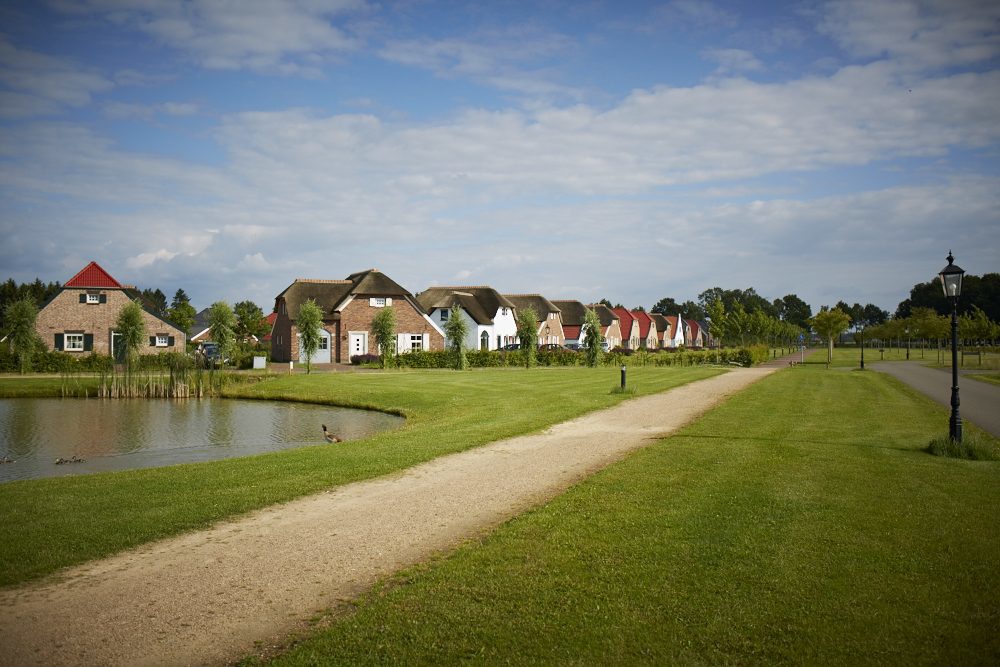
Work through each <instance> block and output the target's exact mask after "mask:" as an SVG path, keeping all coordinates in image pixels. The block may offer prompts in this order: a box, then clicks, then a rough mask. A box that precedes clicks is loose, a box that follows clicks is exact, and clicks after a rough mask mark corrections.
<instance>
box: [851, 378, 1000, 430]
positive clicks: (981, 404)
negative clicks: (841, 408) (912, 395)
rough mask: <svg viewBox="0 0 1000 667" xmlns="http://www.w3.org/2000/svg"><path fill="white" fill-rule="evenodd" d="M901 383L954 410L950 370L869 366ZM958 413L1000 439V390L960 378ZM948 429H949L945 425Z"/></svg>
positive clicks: (989, 385)
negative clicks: (952, 406)
mask: <svg viewBox="0 0 1000 667" xmlns="http://www.w3.org/2000/svg"><path fill="white" fill-rule="evenodd" d="M870 367H871V368H872V369H873V370H877V371H881V372H883V373H886V374H888V375H891V376H893V377H894V378H897V379H899V380H902V381H903V382H905V383H906V384H908V385H910V386H911V387H913V388H914V389H916V390H917V391H919V392H921V393H923V394H926V395H927V396H929V397H931V398H932V399H934V400H935V401H937V402H938V403H940V404H941V405H944V406H947V407H948V408H951V369H950V368H947V369H940V368H929V367H927V366H922V365H921V364H919V363H918V362H913V361H910V362H902V361H897V362H893V363H875V364H871V366H870ZM958 398H959V407H958V411H959V414H960V415H961V417H962V422H963V423H965V422H972V423H973V424H975V425H976V426H978V427H979V428H981V429H983V430H984V431H988V432H990V433H992V434H993V435H995V436H998V437H1000V386H997V385H995V384H988V383H986V382H977V381H976V380H970V379H968V378H965V377H961V376H959V378H958ZM944 427H945V429H947V427H948V425H947V422H945V425H944Z"/></svg>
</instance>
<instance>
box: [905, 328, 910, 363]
mask: <svg viewBox="0 0 1000 667" xmlns="http://www.w3.org/2000/svg"><path fill="white" fill-rule="evenodd" d="M906 360H907V361H909V360H910V327H906Z"/></svg>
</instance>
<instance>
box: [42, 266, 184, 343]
mask: <svg viewBox="0 0 1000 667" xmlns="http://www.w3.org/2000/svg"><path fill="white" fill-rule="evenodd" d="M135 300H139V303H140V305H142V301H141V297H140V295H139V293H138V291H136V289H135V288H134V287H132V286H130V285H122V284H121V283H119V282H118V281H117V280H115V279H114V278H112V277H111V275H110V274H109V273H108V272H107V271H105V270H104V269H103V268H101V266H100V265H98V264H97V262H91V263H90V264H88V265H87V266H85V267H84V268H83V269H82V270H81V271H80V272H79V273H77V274H76V275H75V276H73V277H72V278H70V279H69V280H68V281H66V284H65V285H63V287H62V289H61V290H59V292H58V293H57V294H56V295H55V296H54V297H52V299H50V300H49V301H48V303H46V304H45V305H44V306H42V308H41V310H40V311H39V312H38V318H37V319H36V320H35V330H36V331H37V332H38V335H39V336H41V338H42V341H43V342H44V343H45V345H46V346H47V347H48V348H49V349H52V350H61V351H63V352H69V353H73V354H76V353H81V354H82V353H87V352H93V353H95V354H108V355H114V356H116V357H117V358H120V356H121V354H122V353H123V352H124V347H123V346H122V345H120V344H119V342H118V341H119V334H118V333H117V332H116V331H115V326H116V322H117V320H118V315H119V313H121V310H122V308H124V307H125V306H126V305H127V304H128V303H129V302H131V301H135ZM142 317H143V323H144V324H145V326H146V334H147V337H148V344H146V345H143V346H142V347H140V349H139V353H140V354H156V353H158V352H184V351H185V347H184V344H185V342H186V335H185V333H184V332H183V331H181V330H180V329H178V328H177V327H175V326H174V325H173V324H170V323H169V322H167V321H166V320H163V319H161V318H159V317H157V316H156V315H154V314H153V313H151V312H149V311H148V310H146V309H145V308H143V311H142Z"/></svg>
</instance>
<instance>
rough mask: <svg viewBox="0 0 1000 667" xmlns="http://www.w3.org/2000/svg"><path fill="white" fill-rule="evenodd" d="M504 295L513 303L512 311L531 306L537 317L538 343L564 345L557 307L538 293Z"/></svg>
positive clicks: (560, 316)
mask: <svg viewBox="0 0 1000 667" xmlns="http://www.w3.org/2000/svg"><path fill="white" fill-rule="evenodd" d="M504 297H506V299H507V300H508V301H510V302H511V303H512V304H514V311H515V312H521V311H524V310H527V309H528V308H531V309H532V310H534V311H535V316H536V317H537V318H538V320H537V321H538V330H537V332H536V333H537V334H538V344H539V345H565V344H566V335H565V333H564V332H563V323H562V313H560V312H559V308H558V307H557V306H556V305H555V304H554V303H552V302H551V301H549V300H548V299H546V298H545V297H544V296H542V295H540V294H504Z"/></svg>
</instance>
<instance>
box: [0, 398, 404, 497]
mask: <svg viewBox="0 0 1000 667" xmlns="http://www.w3.org/2000/svg"><path fill="white" fill-rule="evenodd" d="M402 423H403V418H402V417H397V416H395V415H388V414H385V413H382V412H372V411H368V410H353V409H349V408H335V407H329V406H321V405H312V404H308V403H285V402H273V401H241V400H230V399H199V400H196V399H191V400H177V401H171V400H142V399H135V400H100V399H79V398H64V399H59V398H15V399H3V400H0V461H12V462H10V463H2V464H0V482H9V481H12V480H17V479H34V478H39V477H55V476H62V475H79V474H87V473H94V472H104V471H108V470H131V469H134V468H154V467H158V466H167V465H173V464H176V463H191V462H193V461H214V460H218V459H225V458H232V457H235V456H247V455H250V454H259V453H262V452H271V451H276V450H281V449H291V448H293V447H302V446H306V445H321V446H325V447H330V446H337V445H328V444H327V443H326V441H325V440H324V439H323V432H322V425H323V424H326V426H327V428H329V429H330V431H332V432H333V433H335V434H336V435H337V436H339V437H340V438H342V439H344V440H357V439H359V438H365V437H368V436H370V435H373V434H375V433H378V432H380V431H386V430H390V429H394V428H398V427H399V426H401V425H402ZM57 459H69V460H70V462H68V463H63V464H57V463H56V460H57Z"/></svg>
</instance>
